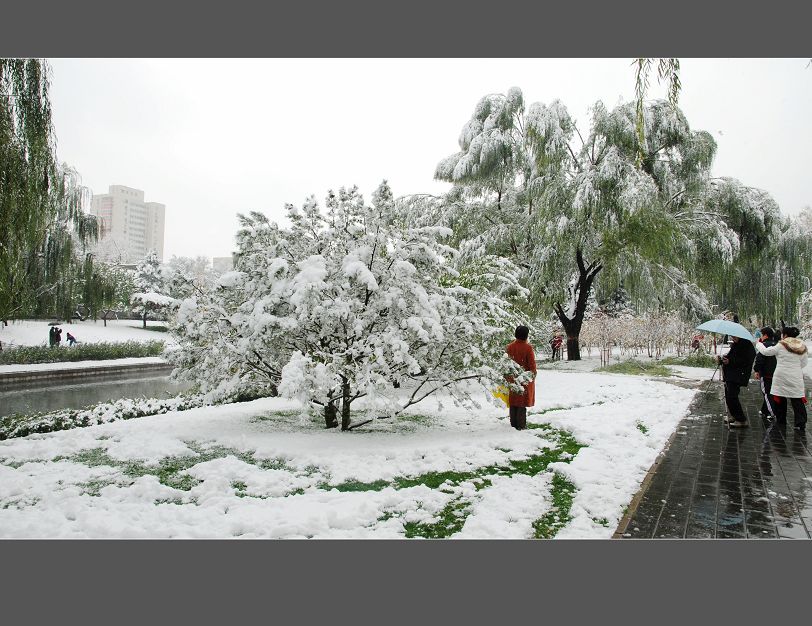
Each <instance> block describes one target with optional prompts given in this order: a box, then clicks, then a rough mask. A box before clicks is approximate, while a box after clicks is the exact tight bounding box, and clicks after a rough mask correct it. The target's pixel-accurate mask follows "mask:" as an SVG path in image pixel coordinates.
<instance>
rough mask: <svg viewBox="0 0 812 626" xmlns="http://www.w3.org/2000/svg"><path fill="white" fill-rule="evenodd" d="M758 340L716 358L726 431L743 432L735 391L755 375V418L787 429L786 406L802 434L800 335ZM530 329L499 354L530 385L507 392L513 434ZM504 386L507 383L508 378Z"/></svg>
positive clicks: (530, 392) (521, 421) (523, 406)
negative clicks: (759, 399)
mask: <svg viewBox="0 0 812 626" xmlns="http://www.w3.org/2000/svg"><path fill="white" fill-rule="evenodd" d="M760 332H761V337H759V339H758V340H757V341H756V342H755V343H753V342H751V341H749V340H747V339H742V338H740V337H731V341H732V343H731V346H730V350H729V351H728V353H727V354H726V355H724V356H720V357H717V358H718V360H719V364H720V365H721V366H722V375H723V378H724V383H725V403H726V404H727V408H728V411H729V412H730V415H729V416H728V417H726V418H725V422H727V423H728V424H729V426H730V427H731V428H743V427H746V426H747V425H748V424H747V417H746V416H745V414H744V409H743V408H742V405H741V402H740V401H739V390H740V389H741V388H742V387H746V386H747V384H748V383H749V382H750V375H751V374H752V373H753V372H755V378H756V380H758V381H759V385H760V387H761V392H762V395H763V396H764V402H763V404H762V406H761V411H760V413H761V416H762V417H765V418H767V419H772V420H775V422H776V423H777V424H781V425H783V424H786V423H787V407H788V406H789V405H790V404H791V405H792V411H793V414H794V416H795V424H794V425H795V428H796V429H798V430H800V431H805V430H806V420H807V413H806V389H805V384H804V372H803V370H804V368H805V367H806V366H807V363H808V354H807V353H808V350H807V347H806V344H805V343H804V342H803V341H802V340H801V339H799V338H798V335H800V331H799V330H798V328H796V327H795V326H785V327H784V328H783V329H782V331H781V334H780V336H779V334H778V333H776V332H775V331H774V330H773V329H772V328H771V327H769V326H765V327H764V328H762V329H760ZM529 335H530V329H529V328H528V327H527V326H518V327H517V328H516V331H515V337H516V340H515V341H513V342H511V343H510V344H509V345H508V346H507V348H506V349H505V351H506V352H507V354H508V356H509V357H510V358H511V359H512V360H513V361H514V362H516V363H517V364H518V365H520V366H521V367H522V368H523V369H524V371H526V372H532V380H530V381H529V382H528V383H526V384H525V385H524V393H516V392H515V391H513V390H512V389H511V390H510V394H509V397H508V405H509V407H510V425H511V426H513V427H514V428H516V429H517V430H524V429H525V428H527V407H530V406H533V405H534V404H535V401H536V383H535V378H536V373H537V370H536V356H535V354H534V352H533V346H532V345H530V343H529V342H528V337H529ZM509 382H513V381H512V379H510V378H509Z"/></svg>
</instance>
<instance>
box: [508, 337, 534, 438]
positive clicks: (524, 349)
mask: <svg viewBox="0 0 812 626" xmlns="http://www.w3.org/2000/svg"><path fill="white" fill-rule="evenodd" d="M529 335H530V329H529V328H528V327H527V326H518V327H517V328H516V333H515V336H516V341H513V342H511V343H510V344H508V346H507V348H505V351H506V352H507V353H508V356H509V357H510V358H511V359H512V360H513V361H515V362H516V363H518V364H519V365H521V366H522V368H523V369H524V371H526V372H533V380H531V381H530V382H528V383H526V384H525V385H524V393H516V392H514V391H513V390H512V389H511V390H510V397H509V399H508V405H509V406H510V425H511V426H513V428H515V429H516V430H524V429H525V428H527V407H529V406H533V405H534V404H535V403H536V382H535V378H536V355H535V354H534V352H533V346H531V345H530V344H529V343H528V342H527V338H528V336H529ZM508 382H513V381H512V379H509V380H508Z"/></svg>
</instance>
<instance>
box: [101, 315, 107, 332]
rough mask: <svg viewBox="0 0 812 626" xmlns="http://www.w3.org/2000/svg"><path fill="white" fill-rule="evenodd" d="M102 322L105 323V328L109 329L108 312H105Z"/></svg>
mask: <svg viewBox="0 0 812 626" xmlns="http://www.w3.org/2000/svg"><path fill="white" fill-rule="evenodd" d="M102 320H103V321H104V327H105V328H107V311H105V312H104V315H103V316H102Z"/></svg>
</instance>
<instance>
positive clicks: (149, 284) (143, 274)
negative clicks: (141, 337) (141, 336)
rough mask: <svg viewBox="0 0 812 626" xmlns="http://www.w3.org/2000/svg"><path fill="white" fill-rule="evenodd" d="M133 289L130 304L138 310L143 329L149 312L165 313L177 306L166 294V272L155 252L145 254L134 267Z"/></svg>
mask: <svg viewBox="0 0 812 626" xmlns="http://www.w3.org/2000/svg"><path fill="white" fill-rule="evenodd" d="M135 289H136V292H135V293H134V294H132V296H131V297H130V303H131V304H132V305H133V306H134V307H136V308H138V309H140V311H141V319H142V320H143V322H144V328H146V327H147V316H148V315H149V314H150V312H158V311H167V310H169V309H171V308H173V307H174V306H176V305H177V300H175V298H172V297H171V296H169V295H167V293H166V292H167V290H168V288H167V281H166V272H165V270H164V268H163V266H162V265H161V262H160V261H159V260H158V255H157V254H156V253H155V252H149V253H147V255H146V256H145V257H144V258H143V259H142V260H141V261H139V263H138V265H137V266H136V268H135Z"/></svg>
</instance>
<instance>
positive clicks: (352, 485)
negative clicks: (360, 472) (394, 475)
mask: <svg viewBox="0 0 812 626" xmlns="http://www.w3.org/2000/svg"><path fill="white" fill-rule="evenodd" d="M390 484H391V483H390V482H389V481H388V480H376V481H374V482H371V483H362V482H360V481H358V480H346V481H344V482H343V483H339V484H337V485H328V484H326V483H322V484H321V485H320V488H322V489H336V490H337V491H345V492H346V491H381V490H382V489H385V488H386V487H388V486H389V485H390Z"/></svg>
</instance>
